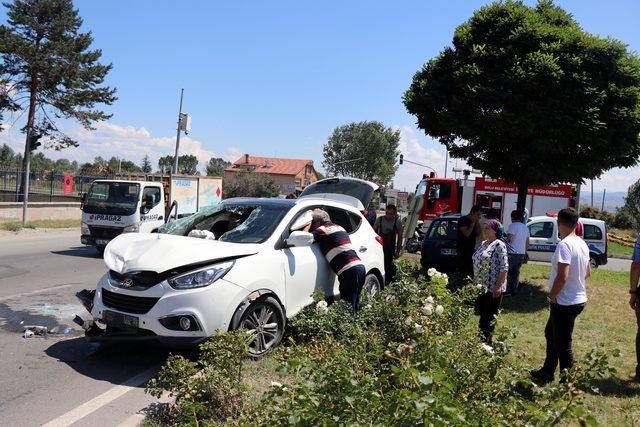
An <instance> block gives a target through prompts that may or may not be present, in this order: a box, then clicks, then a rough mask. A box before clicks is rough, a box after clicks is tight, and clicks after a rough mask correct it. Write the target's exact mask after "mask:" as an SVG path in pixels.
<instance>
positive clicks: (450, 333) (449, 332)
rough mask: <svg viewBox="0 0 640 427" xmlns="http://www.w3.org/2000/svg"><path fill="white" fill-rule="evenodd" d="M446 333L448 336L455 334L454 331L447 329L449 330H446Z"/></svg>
mask: <svg viewBox="0 0 640 427" xmlns="http://www.w3.org/2000/svg"><path fill="white" fill-rule="evenodd" d="M444 334H445V335H446V336H448V337H450V336H452V335H453V332H451V331H447V332H445V333H444Z"/></svg>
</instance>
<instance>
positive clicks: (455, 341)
mask: <svg viewBox="0 0 640 427" xmlns="http://www.w3.org/2000/svg"><path fill="white" fill-rule="evenodd" d="M448 281H449V279H448V277H447V276H446V275H442V274H440V273H438V272H433V271H430V272H429V274H428V276H427V277H423V276H422V275H421V274H420V272H419V271H417V270H416V269H414V268H411V267H408V266H406V265H401V268H400V269H399V271H398V275H397V281H396V282H395V283H394V284H392V285H390V286H388V287H386V288H385V289H384V290H383V291H382V292H381V293H380V294H378V295H377V297H375V298H373V299H371V300H370V301H368V302H367V304H365V305H364V306H363V307H362V309H361V311H360V313H359V315H358V316H357V317H354V316H353V314H352V312H351V308H350V306H349V305H347V304H346V303H343V302H338V303H335V304H332V305H328V306H325V305H324V304H323V303H320V302H318V303H317V304H314V305H311V306H309V307H308V308H306V309H305V310H303V312H301V313H300V314H299V315H297V316H296V317H295V318H293V319H291V321H290V324H289V327H288V338H287V340H286V341H285V344H284V345H283V346H282V348H281V349H280V350H279V351H278V352H277V353H276V354H275V355H274V356H273V357H275V358H276V359H277V360H278V361H279V362H280V369H279V377H277V378H273V381H274V382H273V383H275V384H277V386H274V387H271V389H270V390H269V391H268V392H266V393H265V394H264V395H263V396H262V399H261V400H260V401H259V402H258V403H256V404H253V405H244V407H242V405H235V408H236V409H234V410H233V411H230V412H229V411H227V412H226V413H225V414H228V415H227V416H226V418H225V419H224V421H225V422H227V423H229V424H236V425H281V424H294V425H333V424H341V425H354V424H355V425H412V424H432V425H445V424H451V425H468V424H473V425H539V424H554V423H557V422H558V421H560V420H571V419H574V420H575V421H578V422H580V423H592V422H594V419H593V418H592V417H590V416H589V415H588V413H587V412H586V411H585V410H584V409H583V408H582V406H581V400H582V391H581V389H584V388H585V387H588V385H589V383H590V381H591V380H592V378H593V377H594V375H597V374H601V375H603V374H604V373H606V371H607V370H608V369H609V368H608V363H607V354H605V353H603V352H601V351H597V352H596V351H594V352H592V353H590V354H589V355H588V357H587V358H586V359H585V361H584V364H583V365H578V366H576V368H575V369H574V370H573V372H571V373H570V374H569V380H568V381H567V382H566V383H565V384H564V385H560V384H556V385H551V386H548V387H537V386H536V385H535V384H533V383H532V382H531V381H530V380H529V376H528V375H527V373H526V371H525V370H524V369H523V367H520V366H514V365H513V363H510V362H508V359H507V356H508V354H509V352H510V347H509V344H508V339H507V338H508V336H509V332H508V331H505V330H504V329H500V328H498V330H497V331H496V341H495V342H494V345H493V346H487V345H483V344H481V342H480V340H479V339H478V336H477V331H476V325H475V321H472V306H473V304H472V302H473V300H474V299H475V297H476V296H477V294H478V292H479V290H478V289H477V288H476V287H474V286H472V285H464V286H461V285H458V286H457V288H456V289H455V290H450V288H451V287H452V284H448ZM217 339H221V337H217ZM176 360H180V359H172V361H173V362H175V361H176ZM235 360H236V362H235V363H240V362H239V361H237V359H235ZM187 368H188V369H189V370H192V368H193V367H192V366H188V367H187ZM165 369H167V368H166V367H165ZM165 369H163V371H165ZM228 372H229V373H237V371H235V370H234V369H230V370H228ZM190 374H193V372H192V371H190ZM234 375H235V374H234ZM161 378H164V379H163V380H162V381H161V383H158V382H156V383H155V384H154V387H155V388H154V390H156V392H157V391H159V390H160V389H162V388H163V387H164V389H168V390H173V389H178V390H179V391H180V390H181V386H179V385H177V384H175V383H176V380H174V381H173V382H172V379H173V377H172V376H171V375H167V374H166V373H165V375H164V376H161ZM176 378H181V380H184V378H185V377H184V376H180V377H176ZM230 381H231V380H225V381H223V382H222V384H229V383H233V382H230ZM225 387H227V386H225ZM234 390H236V394H235V396H241V395H242V389H241V388H236V389H234ZM181 392H182V393H184V391H181ZM190 396H191V394H190ZM201 396H204V395H201ZM190 399H191V398H190ZM221 403H222V401H221V400H220V399H219V398H217V400H215V401H207V402H206V404H208V405H219V404H221ZM206 404H205V405H206ZM193 405H194V403H193V401H192V400H189V399H182V400H181V401H178V406H179V407H180V406H185V407H186V408H188V410H184V411H182V412H181V413H183V414H188V413H189V411H192V409H193V407H194V406H193ZM241 407H242V409H240V408H241ZM195 409H196V413H198V414H201V413H204V412H202V411H200V412H198V407H197V406H195ZM223 415H224V414H223ZM181 421H183V422H184V421H188V420H185V419H184V418H181ZM211 421H214V422H219V421H222V418H221V417H219V416H218V417H217V418H214V417H212V418H211Z"/></svg>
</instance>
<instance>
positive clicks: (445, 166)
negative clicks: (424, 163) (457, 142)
mask: <svg viewBox="0 0 640 427" xmlns="http://www.w3.org/2000/svg"><path fill="white" fill-rule="evenodd" d="M447 169H449V150H444V177H445V178H446V177H447Z"/></svg>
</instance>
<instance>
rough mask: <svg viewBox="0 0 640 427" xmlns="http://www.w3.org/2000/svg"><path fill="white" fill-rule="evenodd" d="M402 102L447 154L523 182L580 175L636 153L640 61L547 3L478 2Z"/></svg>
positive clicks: (523, 186)
mask: <svg viewBox="0 0 640 427" xmlns="http://www.w3.org/2000/svg"><path fill="white" fill-rule="evenodd" d="M404 104H405V106H406V108H407V110H408V111H409V112H410V113H411V114H414V115H415V116H416V117H417V119H418V126H419V127H420V128H421V129H423V130H424V131H425V133H426V134H427V135H430V136H432V137H434V138H438V139H439V140H440V142H441V143H443V144H444V145H445V146H446V147H447V149H448V150H449V152H450V154H451V155H452V156H453V157H458V158H462V159H465V160H466V161H467V163H468V164H469V165H471V166H472V167H473V168H476V169H480V170H482V171H483V172H485V173H487V174H488V175H490V176H493V177H501V178H505V179H507V180H509V181H511V182H514V183H516V184H517V185H518V193H519V194H518V208H519V209H523V207H524V203H525V197H526V191H527V187H528V186H530V185H545V184H555V183H561V182H572V183H578V182H581V181H582V180H584V179H585V178H595V177H598V176H599V175H600V174H602V173H603V172H604V171H606V170H608V169H610V168H612V167H616V166H620V167H630V166H633V165H635V164H636V163H637V161H638V156H639V155H640V139H639V136H638V134H639V132H640V60H639V59H638V56H637V55H636V54H635V53H631V52H629V51H628V50H627V47H626V46H625V45H624V44H623V43H622V42H619V41H617V40H614V39H611V38H606V39H605V38H601V37H598V36H596V35H592V34H589V33H587V32H585V31H583V30H582V29H581V27H580V26H579V25H578V23H577V22H576V21H575V20H574V19H573V17H572V16H571V15H570V14H569V13H567V12H566V11H564V10H563V9H561V8H559V7H557V6H555V5H554V4H553V3H552V2H551V1H540V2H539V3H538V4H537V5H536V6H535V7H529V6H526V5H525V4H524V3H523V2H520V1H505V2H496V3H492V4H490V5H488V6H485V7H482V8H480V9H478V10H477V11H476V12H475V13H474V14H473V16H472V17H471V18H470V19H469V20H468V21H466V22H464V23H463V24H462V25H460V26H459V27H458V28H457V29H456V31H455V34H454V37H453V45H452V46H449V47H446V48H445V49H444V50H443V51H442V52H441V53H440V54H439V55H438V56H437V57H435V58H433V59H432V60H430V61H429V62H427V64H426V65H424V66H423V67H422V69H421V70H419V71H418V72H417V73H416V74H415V76H414V78H413V82H412V84H411V86H410V88H409V90H407V92H406V93H405V95H404Z"/></svg>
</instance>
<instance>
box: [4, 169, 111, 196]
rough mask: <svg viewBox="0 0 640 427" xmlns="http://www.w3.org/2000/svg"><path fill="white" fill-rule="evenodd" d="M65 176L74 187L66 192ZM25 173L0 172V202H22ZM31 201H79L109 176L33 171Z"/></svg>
mask: <svg viewBox="0 0 640 427" xmlns="http://www.w3.org/2000/svg"><path fill="white" fill-rule="evenodd" d="M65 176H70V177H71V178H70V179H71V180H72V185H70V186H67V191H65ZM23 177H24V173H23V172H22V171H21V170H13V171H9V170H0V201H4V202H10V201H21V200H22V195H21V194H20V193H21V189H20V184H21V181H22V178H23ZM29 178H30V179H29V200H31V201H34V202H36V201H50V202H51V201H79V200H80V198H81V197H82V193H84V192H86V191H88V190H89V186H90V185H91V183H92V182H93V181H94V180H96V179H105V178H109V176H88V175H76V174H72V173H60V172H53V171H31V172H30V173H29Z"/></svg>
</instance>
